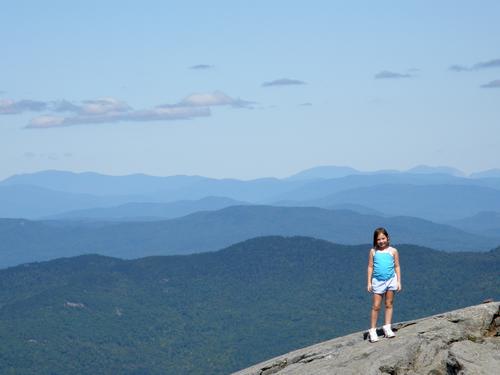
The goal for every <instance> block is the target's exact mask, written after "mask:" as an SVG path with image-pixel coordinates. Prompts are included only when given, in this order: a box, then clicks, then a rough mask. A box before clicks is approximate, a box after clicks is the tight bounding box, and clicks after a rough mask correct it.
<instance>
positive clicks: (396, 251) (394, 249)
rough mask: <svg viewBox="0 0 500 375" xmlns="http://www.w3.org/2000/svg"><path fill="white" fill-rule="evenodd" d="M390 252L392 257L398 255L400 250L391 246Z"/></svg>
mask: <svg viewBox="0 0 500 375" xmlns="http://www.w3.org/2000/svg"><path fill="white" fill-rule="evenodd" d="M389 251H390V253H391V254H392V255H394V254H397V253H398V249H396V248H395V247H392V246H390V247H389Z"/></svg>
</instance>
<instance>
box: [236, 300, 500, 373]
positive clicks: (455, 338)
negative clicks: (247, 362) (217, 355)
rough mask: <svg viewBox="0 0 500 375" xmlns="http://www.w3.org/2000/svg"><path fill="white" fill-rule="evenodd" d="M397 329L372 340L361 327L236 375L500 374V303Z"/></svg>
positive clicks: (396, 326) (449, 313) (426, 319)
mask: <svg viewBox="0 0 500 375" xmlns="http://www.w3.org/2000/svg"><path fill="white" fill-rule="evenodd" d="M393 330H394V331H395V333H396V337H395V338H393V339H386V338H383V337H381V338H380V341H379V342H377V343H370V342H369V341H368V339H367V334H366V332H358V333H354V334H351V335H348V336H344V337H339V338H336V339H333V340H330V341H325V342H323V343H320V344H316V345H313V346H310V347H307V348H303V349H299V350H296V351H293V352H290V353H288V354H284V355H282V356H279V357H276V358H274V359H271V360H268V361H265V362H262V363H260V364H258V365H255V366H252V367H249V368H247V369H244V370H241V371H238V372H236V373H235V374H237V375H270V374H278V375H285V374H286V375H291V374H293V375H306V374H307V375H310V374H314V375H326V374H329V375H331V374H342V375H349V374H352V375H354V374H355V375H359V374H366V375H369V374H373V375H375V374H394V375H395V374H410V375H417V374H418V375H421V374H429V375H440V374H443V375H448V374H485V375H486V374H487V375H491V374H500V303H499V302H490V303H485V304H482V305H477V306H472V307H467V308H464V309H461V310H455V311H450V312H447V313H443V314H439V315H434V316H431V317H428V318H424V319H419V320H414V321H408V322H403V323H396V324H393ZM379 335H382V332H380V333H379Z"/></svg>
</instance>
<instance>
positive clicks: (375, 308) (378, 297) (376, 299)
mask: <svg viewBox="0 0 500 375" xmlns="http://www.w3.org/2000/svg"><path fill="white" fill-rule="evenodd" d="M381 304H382V294H376V293H373V304H372V313H371V319H370V327H371V328H377V318H378V312H379V311H380V305H381Z"/></svg>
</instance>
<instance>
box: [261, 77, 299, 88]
mask: <svg viewBox="0 0 500 375" xmlns="http://www.w3.org/2000/svg"><path fill="white" fill-rule="evenodd" d="M305 84H306V82H304V81H299V80H298V79H290V78H280V79H276V80H274V81H269V82H264V83H263V84H262V87H273V86H295V85H305Z"/></svg>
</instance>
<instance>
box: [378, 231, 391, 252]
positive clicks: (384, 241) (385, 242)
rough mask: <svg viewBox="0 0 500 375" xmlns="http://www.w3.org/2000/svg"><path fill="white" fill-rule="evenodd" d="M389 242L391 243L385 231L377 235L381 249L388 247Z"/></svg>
mask: <svg viewBox="0 0 500 375" xmlns="http://www.w3.org/2000/svg"><path fill="white" fill-rule="evenodd" d="M388 244H389V239H388V238H387V236H386V235H385V234H383V233H380V234H379V235H378V236H377V247H378V248H379V249H384V248H386V247H387V245H388Z"/></svg>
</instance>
